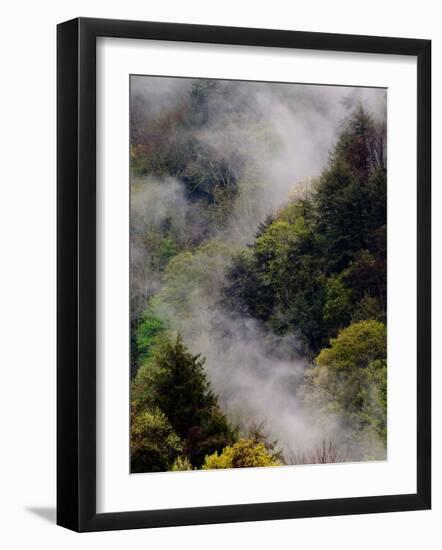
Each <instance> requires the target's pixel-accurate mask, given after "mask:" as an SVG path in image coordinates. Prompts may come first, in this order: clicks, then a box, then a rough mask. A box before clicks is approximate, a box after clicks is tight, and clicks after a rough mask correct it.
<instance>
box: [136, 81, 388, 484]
mask: <svg viewBox="0 0 442 550" xmlns="http://www.w3.org/2000/svg"><path fill="white" fill-rule="evenodd" d="M130 173H131V180H130V188H131V199H130V200H131V222H130V239H131V242H130V251H131V268H130V269H131V284H130V298H131V372H130V377H131V411H130V414H131V419H130V421H131V438H130V450H131V472H132V473H141V472H161V471H180V470H195V469H203V470H206V469H219V468H238V467H253V466H278V465H299V464H320V463H333V462H335V463H338V462H349V461H351V462H362V461H370V460H385V458H386V452H387V426H386V417H387V345H386V343H387V338H386V304H387V296H386V292H387V285H386V271H387V270H386V185H387V175H386V174H387V172H386V90H384V89H368V88H351V87H339V86H321V85H301V84H298V85H297V84H276V83H265V82H261V83H259V82H242V81H227V80H203V79H185V78H165V77H144V76H132V77H131V93H130Z"/></svg>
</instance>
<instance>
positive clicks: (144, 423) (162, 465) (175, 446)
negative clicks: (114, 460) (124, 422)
mask: <svg viewBox="0 0 442 550" xmlns="http://www.w3.org/2000/svg"><path fill="white" fill-rule="evenodd" d="M130 447H131V471H132V473H136V472H161V471H164V470H168V469H169V468H170V467H171V465H172V464H173V462H174V460H175V458H176V457H177V456H178V454H179V453H180V452H181V451H182V444H181V441H180V438H179V437H178V435H177V434H176V433H175V431H174V430H173V428H172V426H171V425H170V423H169V421H168V419H167V418H166V415H165V414H164V413H163V412H162V411H160V409H158V408H154V409H151V410H145V411H143V412H142V413H140V414H138V415H133V416H132V420H131V440H130Z"/></svg>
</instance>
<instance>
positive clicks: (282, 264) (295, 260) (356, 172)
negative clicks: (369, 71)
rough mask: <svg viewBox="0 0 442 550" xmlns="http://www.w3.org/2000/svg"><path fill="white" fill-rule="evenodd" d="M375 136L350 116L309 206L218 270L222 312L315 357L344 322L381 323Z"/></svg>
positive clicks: (288, 213)
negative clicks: (290, 338) (293, 338)
mask: <svg viewBox="0 0 442 550" xmlns="http://www.w3.org/2000/svg"><path fill="white" fill-rule="evenodd" d="M384 138H385V129H383V128H381V127H378V126H377V125H376V124H375V123H374V121H373V120H372V119H371V117H370V116H369V115H368V114H367V113H366V112H365V111H364V110H363V109H362V108H358V109H357V110H356V111H355V112H354V113H353V115H352V116H351V117H350V120H349V121H348V124H347V126H345V127H344V129H343V131H342V134H341V136H340V138H339V140H338V143H337V145H336V148H335V150H334V152H333V154H332V156H331V160H330V163H329V165H328V166H327V168H326V169H325V170H324V171H323V173H322V174H321V177H320V178H319V179H318V180H317V181H316V182H315V184H314V187H313V190H312V192H311V193H310V196H309V197H307V198H306V197H303V198H301V199H296V198H295V199H293V200H291V201H290V202H289V203H288V204H287V205H285V206H284V207H283V208H281V209H280V210H279V211H278V212H277V213H276V215H275V216H274V217H273V218H272V219H268V220H267V221H266V223H265V224H263V225H261V227H260V229H259V231H258V233H257V235H256V239H255V241H254V243H253V244H252V245H251V247H250V248H249V249H248V250H247V251H245V252H243V253H241V254H238V255H237V256H236V257H235V258H234V260H233V262H232V264H231V266H230V268H229V269H228V270H227V284H226V288H225V290H224V292H223V296H224V298H223V301H224V304H225V305H226V306H227V307H229V308H230V309H232V310H236V311H238V312H240V313H243V314H244V313H245V314H247V315H251V316H253V317H255V318H257V319H259V320H260V321H262V322H263V323H265V324H266V325H267V327H268V328H270V329H271V330H273V331H275V332H277V333H285V332H294V333H296V334H298V336H299V337H300V339H301V341H302V342H304V343H305V345H306V348H307V351H308V350H310V351H311V352H312V353H313V354H316V353H317V352H318V351H319V350H320V349H321V348H322V347H324V346H325V345H326V344H327V342H328V340H329V338H330V337H334V336H336V334H337V332H338V331H339V329H342V328H344V327H345V326H347V325H348V323H349V322H350V321H351V320H352V319H354V320H362V319H370V318H373V319H380V320H382V319H385V308H386V288H387V285H386V233H385V227H386V225H385V224H386V170H385V159H384V156H383V155H384V147H385V143H384Z"/></svg>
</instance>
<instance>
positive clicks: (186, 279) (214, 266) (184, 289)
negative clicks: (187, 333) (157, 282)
mask: <svg viewBox="0 0 442 550" xmlns="http://www.w3.org/2000/svg"><path fill="white" fill-rule="evenodd" d="M236 249H237V247H235V246H234V245H230V244H228V243H223V242H220V241H208V242H206V243H204V244H203V245H201V246H199V247H198V248H196V249H195V250H194V251H193V252H183V253H181V254H178V255H177V256H175V257H174V258H173V259H172V260H171V262H170V263H169V265H168V266H167V269H166V272H165V275H164V279H163V288H162V290H161V292H160V293H159V294H158V295H157V297H156V304H157V306H158V307H160V308H161V305H162V304H163V305H166V306H167V307H172V308H173V312H174V315H178V316H179V317H181V318H185V317H186V316H187V315H188V312H189V311H190V310H191V308H192V307H193V306H194V304H197V303H199V302H200V301H204V302H205V303H215V302H216V300H217V298H218V296H217V294H216V289H218V288H220V286H221V282H222V280H223V279H224V270H225V266H226V265H228V264H229V262H230V259H231V257H232V255H233V253H234V252H235V251H236Z"/></svg>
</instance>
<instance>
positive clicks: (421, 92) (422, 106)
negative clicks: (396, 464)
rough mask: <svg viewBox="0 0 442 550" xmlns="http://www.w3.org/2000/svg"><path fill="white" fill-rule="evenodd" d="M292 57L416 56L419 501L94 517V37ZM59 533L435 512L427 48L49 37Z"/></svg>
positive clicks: (196, 37)
mask: <svg viewBox="0 0 442 550" xmlns="http://www.w3.org/2000/svg"><path fill="white" fill-rule="evenodd" d="M97 37H117V38H134V39H148V40H149V39H150V40H167V41H182V42H198V43H207V44H230V45H247V46H267V47H273V48H281V47H283V48H300V49H309V50H326V51H338V52H358V53H377V54H395V55H405V56H415V57H416V58H417V174H416V176H417V190H416V192H417V327H418V328H417V357H416V364H417V395H416V398H417V472H416V476H417V478H416V479H417V492H416V493H415V494H398V495H385V496H373V497H360V498H359V497H358V498H337V499H326V500H309V501H293V502H272V503H260V504H242V505H227V506H209V507H198V508H181V509H167V510H140V511H133V512H117V513H97V512H96V473H97V470H96V322H97V316H96V292H97V288H96V240H95V235H96V200H97V199H96V39H97ZM57 47H58V59H57V72H58V74H57V92H58V100H57V119H58V121H57V140H58V146H57V161H58V163H57V164H58V167H57V180H58V199H57V211H58V215H57V223H58V241H57V254H58V260H57V281H58V283H57V284H58V289H57V324H58V336H57V347H58V351H57V364H58V367H57V416H58V419H57V438H58V442H57V464H58V466H57V523H58V524H59V525H61V526H64V527H66V528H69V529H72V530H75V531H104V530H111V529H134V528H146V527H163V526H177V525H195V524H209V523H224V522H242V521H257V520H274V519H286V518H302V517H318V516H327V515H346V514H368V513H375V512H376V513H377V512H395V511H408V510H424V509H429V508H430V506H431V418H430V411H431V391H430V390H431V373H430V360H431V356H430V354H431V351H430V350H431V332H430V321H431V319H430V317H431V313H430V276H431V274H430V262H431V260H430V244H431V241H430V238H431V237H430V227H431V219H430V214H431V209H430V200H431V172H430V169H431V41H429V40H417V39H408V38H387V37H375V36H353V35H338V34H324V33H313V32H295V31H284V30H263V29H254V28H234V27H218V26H202V25H188V24H172V23H158V22H154V23H153V22H139V21H120V20H107V19H89V18H79V19H74V20H71V21H67V22H64V23H61V24H60V25H58V28H57Z"/></svg>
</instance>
